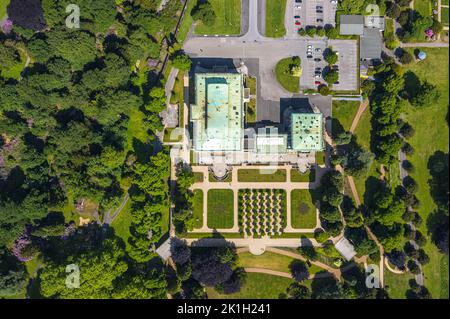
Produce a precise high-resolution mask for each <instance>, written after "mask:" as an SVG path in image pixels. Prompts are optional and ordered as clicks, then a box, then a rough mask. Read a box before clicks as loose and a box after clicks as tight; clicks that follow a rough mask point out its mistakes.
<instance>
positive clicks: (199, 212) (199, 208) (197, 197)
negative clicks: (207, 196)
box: [193, 189, 203, 228]
mask: <svg viewBox="0 0 450 319" xmlns="http://www.w3.org/2000/svg"><path fill="white" fill-rule="evenodd" d="M193 210H194V228H201V227H202V226H203V191H202V190H201V189H196V190H194V199H193Z"/></svg>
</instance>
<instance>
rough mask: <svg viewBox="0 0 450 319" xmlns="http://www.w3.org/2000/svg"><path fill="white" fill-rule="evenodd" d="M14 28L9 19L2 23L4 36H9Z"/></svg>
mask: <svg viewBox="0 0 450 319" xmlns="http://www.w3.org/2000/svg"><path fill="white" fill-rule="evenodd" d="M12 28H13V22H12V21H11V20H9V19H8V18H6V19H4V20H3V21H2V31H3V33H4V34H9V33H10V32H11V30H12Z"/></svg>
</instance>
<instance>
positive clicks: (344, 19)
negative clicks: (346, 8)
mask: <svg viewBox="0 0 450 319" xmlns="http://www.w3.org/2000/svg"><path fill="white" fill-rule="evenodd" d="M339 19H340V20H339V33H340V34H341V35H362V34H363V32H364V17H363V16H362V15H348V14H342V15H340V17H339Z"/></svg>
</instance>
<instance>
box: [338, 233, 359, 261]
mask: <svg viewBox="0 0 450 319" xmlns="http://www.w3.org/2000/svg"><path fill="white" fill-rule="evenodd" d="M334 247H335V248H336V250H337V251H338V252H339V253H340V254H341V255H342V256H343V257H344V258H345V259H346V260H347V261H350V260H351V259H352V258H353V257H355V256H356V251H355V247H353V245H352V244H351V243H350V242H349V241H348V240H347V239H346V238H345V237H342V238H341V239H339V240H338V242H337V243H336V244H335V245H334Z"/></svg>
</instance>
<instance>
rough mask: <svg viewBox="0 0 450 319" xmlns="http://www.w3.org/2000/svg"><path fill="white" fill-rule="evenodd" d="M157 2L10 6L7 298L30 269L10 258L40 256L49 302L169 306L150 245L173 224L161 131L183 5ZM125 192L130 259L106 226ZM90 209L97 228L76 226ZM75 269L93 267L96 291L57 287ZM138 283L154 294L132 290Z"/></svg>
mask: <svg viewBox="0 0 450 319" xmlns="http://www.w3.org/2000/svg"><path fill="white" fill-rule="evenodd" d="M159 2H160V1H156V0H136V1H114V0H98V1H90V0H70V1H69V0H62V1H54V0H42V1H39V0H26V1H11V2H10V5H9V7H8V16H9V24H10V25H12V27H10V28H8V29H7V30H4V32H3V33H0V42H1V45H0V50H1V52H0V56H1V58H0V247H1V256H2V260H1V261H2V262H1V265H2V267H1V268H0V271H2V278H3V275H5V278H6V277H8V278H10V279H11V280H7V281H5V282H2V285H1V288H0V290H1V291H2V292H1V294H0V296H2V295H14V294H15V293H18V291H20V290H21V289H22V288H23V286H24V280H25V277H26V273H25V272H24V269H23V268H24V267H23V264H21V263H19V262H17V260H16V262H15V263H16V264H15V265H10V263H11V261H12V260H13V259H11V256H12V255H14V256H16V257H17V258H18V259H19V260H21V261H24V262H26V261H30V260H33V258H35V257H36V255H38V254H39V255H40V258H41V259H43V260H44V261H45V265H46V266H45V267H43V269H42V270H41V271H40V275H39V276H40V279H41V282H42V284H41V287H40V295H41V296H45V297H62V298H63V297H66V298H67V297H81V296H82V295H89V296H91V297H94V296H95V297H99V298H102V297H104V298H108V297H136V298H139V297H142V298H149V297H158V298H160V297H165V293H164V291H165V278H164V276H163V277H161V274H162V273H161V272H160V271H157V268H158V267H160V266H161V265H159V262H156V261H155V260H156V259H155V258H154V257H155V256H156V254H155V252H154V249H152V247H154V244H156V243H157V242H159V241H160V240H161V237H162V236H163V235H164V233H165V232H166V231H167V227H168V225H164V224H163V223H164V221H167V218H166V219H165V218H164V216H167V215H168V210H169V189H168V183H167V180H168V177H169V174H170V173H169V158H168V151H167V150H166V149H165V148H162V147H161V146H160V143H159V142H158V139H157V138H156V132H157V131H158V130H161V129H162V124H161V120H160V118H159V113H160V112H161V110H162V109H164V108H165V95H164V89H163V84H164V83H163V81H164V78H163V77H162V76H161V73H162V71H163V65H164V63H163V62H164V61H165V58H166V55H170V54H171V53H173V52H175V51H176V50H175V48H176V45H177V44H176V40H175V38H174V34H173V32H174V30H175V28H176V25H177V23H178V21H179V19H180V16H181V13H182V10H183V7H184V1H179V0H169V1H167V3H166V4H165V6H164V7H162V8H158V7H159ZM69 4H76V5H78V6H79V8H80V14H81V16H80V28H68V27H67V26H66V18H67V16H68V15H69V13H66V7H67V5H69ZM154 61H157V63H154ZM151 62H153V63H151ZM155 65H156V66H155ZM136 119H139V120H140V121H139V122H138V123H137V124H138V125H140V127H136ZM137 131H138V133H139V138H137V136H136V135H137V133H136V132H137ZM126 193H129V194H130V198H131V219H132V220H131V225H130V234H131V236H130V238H129V240H128V243H126V246H129V247H131V248H130V249H127V250H125V243H123V241H122V240H121V239H120V238H118V237H117V236H115V235H114V232H113V230H112V229H111V228H108V227H106V228H105V227H101V224H102V221H103V220H104V219H105V217H106V216H108V215H109V213H110V212H113V211H115V210H116V209H117V208H118V207H119V206H120V204H121V202H122V201H123V200H124V198H125V195H126ZM86 207H94V208H95V211H96V213H97V214H96V218H97V220H98V221H99V222H100V223H98V224H91V225H89V227H84V228H77V227H76V224H77V223H78V221H77V220H76V219H75V218H74V216H75V215H74V214H73V213H74V212H78V211H83V209H86ZM61 239H64V240H63V241H61ZM92 242H95V245H93V244H92ZM93 257H95V258H93ZM68 261H72V262H73V261H77V262H78V263H80V264H82V265H83V267H85V269H86V268H89V269H90V270H92V271H90V272H89V273H90V276H93V277H92V278H95V277H97V278H99V280H98V282H99V286H98V287H90V288H89V289H92V291H81V290H78V291H74V290H72V291H71V292H70V295H67V293H68V292H67V290H64V289H62V287H60V286H61V282H59V283H58V284H56V282H55V280H57V279H58V278H60V276H63V275H64V276H65V275H66V274H65V269H64V267H65V265H67V263H68ZM4 265H8V267H3V266H4ZM105 267H107V268H105ZM111 267H112V269H111V271H109V272H108V271H107V272H105V271H104V269H109V268H111ZM149 267H150V270H149ZM151 269H155V270H154V271H153V270H151ZM83 280H89V279H88V278H84V279H83ZM62 283H64V282H63V281H62ZM141 284H143V285H144V286H145V287H147V288H148V289H147V290H145V291H140V289H135V290H133V287H135V288H137V287H140V286H141ZM113 288H114V289H113ZM6 291H7V292H6ZM76 294H82V295H76Z"/></svg>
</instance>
